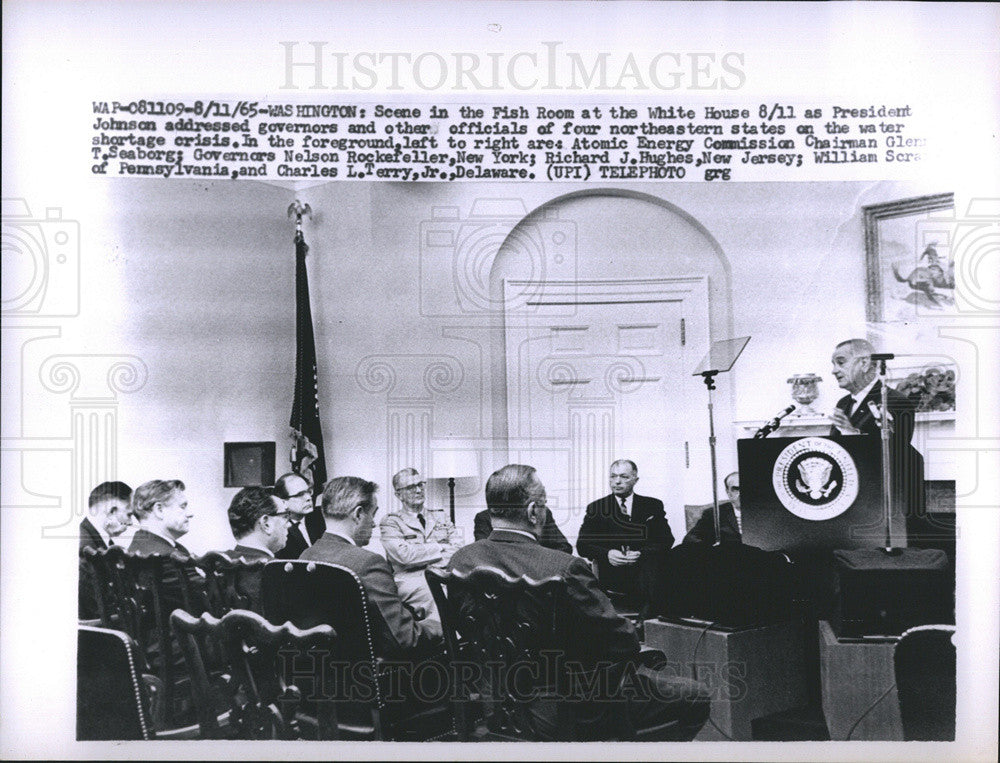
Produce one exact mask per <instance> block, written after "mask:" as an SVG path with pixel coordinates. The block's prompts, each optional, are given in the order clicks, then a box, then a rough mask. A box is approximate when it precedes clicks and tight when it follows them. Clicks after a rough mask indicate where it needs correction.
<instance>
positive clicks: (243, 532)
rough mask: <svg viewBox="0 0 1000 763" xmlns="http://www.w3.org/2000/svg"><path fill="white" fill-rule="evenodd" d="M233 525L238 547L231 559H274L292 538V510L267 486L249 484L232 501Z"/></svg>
mask: <svg viewBox="0 0 1000 763" xmlns="http://www.w3.org/2000/svg"><path fill="white" fill-rule="evenodd" d="M228 514H229V526H230V528H232V531H233V537H234V538H236V547H235V548H234V549H232V550H231V551H229V552H227V553H228V555H229V556H230V558H232V559H238V558H241V557H242V558H243V559H246V560H247V561H253V560H255V559H267V560H271V559H274V558H275V554H276V553H277V552H278V551H280V550H281V549H283V548H284V547H285V542H286V541H287V539H288V516H289V512H288V509H287V508H285V506H284V504H283V503H281V504H280V505H279V501H278V499H276V498H275V497H274V496H272V495H271V494H270V493H269V492H268V491H267V489H266V488H262V487H245V488H243V489H242V490H240V491H239V492H238V493H237V494H236V495H234V496H233V500H232V502H230V504H229V512H228Z"/></svg>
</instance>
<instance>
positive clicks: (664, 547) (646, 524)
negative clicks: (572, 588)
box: [576, 494, 674, 609]
mask: <svg viewBox="0 0 1000 763" xmlns="http://www.w3.org/2000/svg"><path fill="white" fill-rule="evenodd" d="M673 545H674V535H673V533H672V532H670V525H669V524H668V523H667V517H666V513H665V512H664V510H663V502H662V501H659V500H657V499H656V498H648V497H646V496H643V495H635V494H633V496H632V511H631V516H630V517H629V518H628V519H626V518H625V516H624V514H622V509H621V505H620V503H619V501H618V499H617V498H616V497H615V496H614V495H606V496H604V498H601V499H600V500H597V501H594V502H593V503H591V504H590V505H589V506H587V514H586V516H585V517H584V519H583V525H581V527H580V535H579V537H578V538H577V540H576V548H577V551H579V552H580V556H585V557H587V558H588V559H593V560H594V561H595V562H596V563H597V575H598V578H599V579H600V581H601V586H602V587H603V588H604V590H606V591H617V592H620V593H623V594H625V603H626V604H627V605H629V606H637V607H639V608H640V609H642V608H644V607H645V605H646V604H647V603H648V602H649V595H650V594H649V592H650V588H651V585H652V582H653V579H654V578H655V577H656V576H657V575H658V574H660V572H661V571H662V565H663V560H664V557H665V556H666V552H667V551H668V550H669V549H670V547H671V546H673ZM625 546H628V547H629V548H630V549H631V550H633V551H639V552H641V554H642V556H641V557H640V558H639V561H638V562H637V563H636V564H631V565H623V566H621V567H615V566H613V565H611V564H610V563H609V562H608V551H610V550H612V549H614V550H617V551H621V550H622V548H623V547H625Z"/></svg>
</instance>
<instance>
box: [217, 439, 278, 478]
mask: <svg viewBox="0 0 1000 763" xmlns="http://www.w3.org/2000/svg"><path fill="white" fill-rule="evenodd" d="M276 451H277V443H274V442H227V443H223V461H224V465H223V475H224V477H223V479H224V483H223V484H224V485H225V487H248V486H253V485H258V486H261V487H272V486H273V485H274V472H275V468H274V461H275V453H276Z"/></svg>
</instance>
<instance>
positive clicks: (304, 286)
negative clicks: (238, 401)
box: [288, 205, 326, 491]
mask: <svg viewBox="0 0 1000 763" xmlns="http://www.w3.org/2000/svg"><path fill="white" fill-rule="evenodd" d="M303 209H304V211H305V212H306V213H308V211H309V209H308V205H306V206H305V207H304V208H303ZM291 211H292V210H291V209H290V210H289V212H291ZM296 211H297V212H298V210H296ZM301 219H302V218H301V213H299V225H298V226H297V227H296V231H295V346H296V352H295V400H294V402H293V403H292V417H291V420H290V421H289V422H288V423H289V425H290V426H291V427H292V430H293V432H292V437H293V439H294V441H295V444H294V447H293V453H294V455H293V458H292V462H293V464H292V465H293V468H294V469H295V470H296V471H299V472H303V473H304V471H305V470H306V469H311V470H312V477H313V485H314V488H315V490H317V491H320V490H322V489H323V485H324V484H325V483H326V454H325V453H324V450H323V429H322V427H321V426H320V423H319V389H318V376H317V372H316V339H315V337H314V336H313V324H312V310H311V309H310V307H309V275H308V273H307V272H306V254H307V253H308V252H309V246H308V245H307V244H306V240H305V238H304V237H303V235H302V228H301Z"/></svg>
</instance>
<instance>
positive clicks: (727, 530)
mask: <svg viewBox="0 0 1000 763" xmlns="http://www.w3.org/2000/svg"><path fill="white" fill-rule="evenodd" d="M723 484H724V485H725V486H726V495H727V496H729V500H728V501H720V502H719V530H720V534H721V535H722V542H723V543H740V542H741V540H742V538H743V514H742V512H741V511H740V473H739V472H732V473H730V474H727V475H726V479H725V480H724V481H723ZM713 514H714V511H713V509H712V507H711V506H709V507H708V508H707V509H705V511H703V512H702V514H701V516H700V517H698V521H697V522H696V523H695V525H694V527H692V528H691V529H690V530H689V531H688V534H687V535H685V536H684V541H683V542H684V543H715V517H714V516H713Z"/></svg>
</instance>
